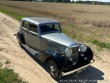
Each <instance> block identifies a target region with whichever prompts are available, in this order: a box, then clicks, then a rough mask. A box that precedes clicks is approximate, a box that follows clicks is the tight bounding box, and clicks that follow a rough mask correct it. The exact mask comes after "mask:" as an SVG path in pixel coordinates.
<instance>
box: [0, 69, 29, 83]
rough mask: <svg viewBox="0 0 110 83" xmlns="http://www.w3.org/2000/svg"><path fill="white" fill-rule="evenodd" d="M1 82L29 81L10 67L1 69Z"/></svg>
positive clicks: (17, 82)
mask: <svg viewBox="0 0 110 83" xmlns="http://www.w3.org/2000/svg"><path fill="white" fill-rule="evenodd" d="M0 83H27V82H25V81H23V80H22V79H21V78H20V77H19V75H18V74H17V73H15V72H14V71H11V70H9V69H6V68H4V69H0Z"/></svg>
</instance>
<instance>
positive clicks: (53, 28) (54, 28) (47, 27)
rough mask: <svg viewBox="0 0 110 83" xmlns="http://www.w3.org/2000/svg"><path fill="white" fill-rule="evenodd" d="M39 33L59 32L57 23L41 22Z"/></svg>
mask: <svg viewBox="0 0 110 83" xmlns="http://www.w3.org/2000/svg"><path fill="white" fill-rule="evenodd" d="M40 31H41V34H47V33H57V32H61V28H60V25H59V24H42V25H40Z"/></svg>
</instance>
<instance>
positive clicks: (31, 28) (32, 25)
mask: <svg viewBox="0 0 110 83" xmlns="http://www.w3.org/2000/svg"><path fill="white" fill-rule="evenodd" d="M29 30H30V31H33V32H36V33H38V28H37V25H35V24H30V25H29Z"/></svg>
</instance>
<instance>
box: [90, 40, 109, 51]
mask: <svg viewBox="0 0 110 83" xmlns="http://www.w3.org/2000/svg"><path fill="white" fill-rule="evenodd" d="M92 43H93V44H95V45H97V46H99V47H101V48H107V49H110V43H104V42H100V41H98V40H96V39H94V40H92Z"/></svg>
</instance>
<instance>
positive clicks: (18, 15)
mask: <svg viewBox="0 0 110 83" xmlns="http://www.w3.org/2000/svg"><path fill="white" fill-rule="evenodd" d="M0 12H2V13H5V14H7V15H9V16H11V17H13V18H15V19H16V20H18V21H21V19H22V18H23V17H24V16H23V15H21V14H18V13H16V12H12V11H9V10H7V9H0Z"/></svg>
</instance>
